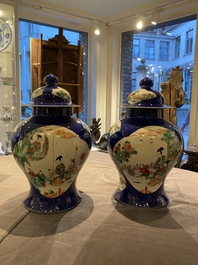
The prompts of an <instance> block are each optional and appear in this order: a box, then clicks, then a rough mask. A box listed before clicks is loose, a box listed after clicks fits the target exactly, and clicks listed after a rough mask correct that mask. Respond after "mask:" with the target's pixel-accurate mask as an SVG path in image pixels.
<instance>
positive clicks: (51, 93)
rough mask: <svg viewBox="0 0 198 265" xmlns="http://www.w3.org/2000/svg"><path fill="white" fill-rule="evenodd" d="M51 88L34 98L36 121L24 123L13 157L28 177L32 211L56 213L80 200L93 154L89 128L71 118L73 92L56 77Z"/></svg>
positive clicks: (51, 78) (14, 142) (48, 78)
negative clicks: (80, 182)
mask: <svg viewBox="0 0 198 265" xmlns="http://www.w3.org/2000/svg"><path fill="white" fill-rule="evenodd" d="M44 82H45V84H46V86H43V87H40V88H37V89H36V90H35V91H34V92H33V93H32V101H33V104H32V116H31V117H29V118H27V119H26V120H23V121H22V122H20V123H19V124H18V125H17V126H16V128H15V130H14V133H13V136H12V151H13V156H14V158H15V160H16V162H17V163H18V165H19V166H20V168H21V169H22V170H23V172H24V173H25V175H26V177H27V179H28V181H29V183H30V192H29V195H28V197H27V198H26V199H25V201H24V205H25V207H26V208H28V209H29V210H30V211H34V212H39V213H57V212H62V211H66V210H70V209H72V208H74V207H75V206H77V205H78V204H79V203H80V201H81V195H80V193H79V191H78V190H77V187H76V179H77V176H78V174H79V172H80V170H81V168H82V166H83V165H84V163H85V161H86V159H87V157H88V155H89V153H90V149H91V134H90V131H89V128H88V126H87V125H86V124H85V123H84V122H83V121H81V120H80V119H78V118H75V117H74V116H73V115H72V108H73V107H79V106H78V105H74V104H73V103H72V99H71V96H70V94H69V92H68V91H67V90H65V89H63V88H61V87H59V86H57V84H58V78H57V77H56V76H54V75H53V74H49V75H47V76H46V77H45V79H44Z"/></svg>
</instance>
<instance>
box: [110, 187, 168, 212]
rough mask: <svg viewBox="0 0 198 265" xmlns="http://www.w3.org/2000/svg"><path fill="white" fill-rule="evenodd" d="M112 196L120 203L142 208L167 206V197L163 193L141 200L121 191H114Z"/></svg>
mask: <svg viewBox="0 0 198 265" xmlns="http://www.w3.org/2000/svg"><path fill="white" fill-rule="evenodd" d="M114 198H115V200H116V201H117V202H120V203H121V204H124V205H128V206H131V207H133V208H143V209H154V208H161V207H164V206H167V204H168V203H169V199H168V198H167V196H165V195H164V194H158V195H154V196H152V195H150V196H149V197H148V199H143V200H141V199H139V198H138V197H137V196H134V195H133V194H131V193H127V194H125V193H124V192H123V191H116V192H115V193H114Z"/></svg>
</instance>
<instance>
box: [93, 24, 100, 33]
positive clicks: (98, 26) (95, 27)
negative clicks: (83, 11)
mask: <svg viewBox="0 0 198 265" xmlns="http://www.w3.org/2000/svg"><path fill="white" fill-rule="evenodd" d="M94 25H95V26H94V33H95V35H100V21H98V20H94Z"/></svg>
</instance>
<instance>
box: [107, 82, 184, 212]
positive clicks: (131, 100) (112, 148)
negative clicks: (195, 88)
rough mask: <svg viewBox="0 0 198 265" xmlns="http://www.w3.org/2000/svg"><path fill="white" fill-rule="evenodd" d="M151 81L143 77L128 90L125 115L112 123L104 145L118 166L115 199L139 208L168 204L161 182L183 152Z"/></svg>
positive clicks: (180, 135) (178, 137) (181, 142)
mask: <svg viewBox="0 0 198 265" xmlns="http://www.w3.org/2000/svg"><path fill="white" fill-rule="evenodd" d="M152 86H153V81H152V80H151V79H149V78H147V77H146V78H144V79H142V80H141V81H140V87H141V88H140V89H138V90H135V91H133V92H131V93H130V94H129V96H128V104H126V105H122V106H120V107H122V108H125V109H126V116H125V117H124V118H123V119H122V120H120V121H118V122H116V123H115V124H113V126H112V127H111V128H110V131H109V133H108V143H107V146H108V147H107V148H108V151H109V154H110V156H111V159H112V160H113V162H114V164H115V166H116V167H117V169H118V172H119V176H120V185H119V187H118V189H117V191H116V192H115V194H114V197H115V199H116V200H117V201H119V202H121V203H123V204H127V205H130V206H134V207H138V208H158V207H162V206H165V205H166V204H168V202H169V199H168V197H167V195H166V193H165V191H164V182H165V179H166V177H167V175H168V173H169V172H170V170H171V169H172V168H173V167H174V166H175V165H176V164H177V161H178V160H179V158H181V155H182V153H183V137H182V134H181V132H180V130H179V129H178V128H177V126H175V125H174V124H172V123H171V122H169V121H167V120H165V119H164V118H163V114H164V108H169V107H168V106H166V105H164V98H163V95H162V94H161V93H160V92H158V91H155V90H152V89H151V88H152Z"/></svg>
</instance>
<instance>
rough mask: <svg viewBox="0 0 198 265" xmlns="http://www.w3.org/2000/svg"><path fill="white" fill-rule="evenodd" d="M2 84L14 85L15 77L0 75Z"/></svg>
mask: <svg viewBox="0 0 198 265" xmlns="http://www.w3.org/2000/svg"><path fill="white" fill-rule="evenodd" d="M0 84H2V85H5V86H13V85H14V78H13V77H0Z"/></svg>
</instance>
